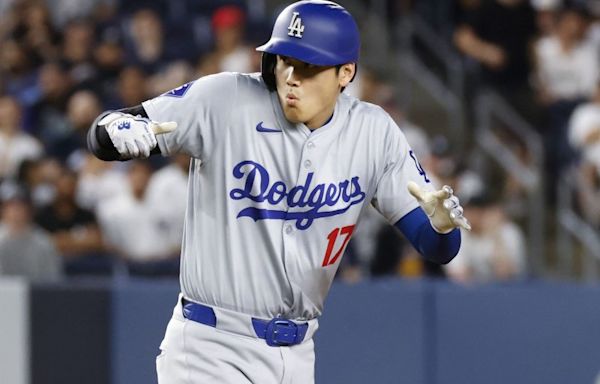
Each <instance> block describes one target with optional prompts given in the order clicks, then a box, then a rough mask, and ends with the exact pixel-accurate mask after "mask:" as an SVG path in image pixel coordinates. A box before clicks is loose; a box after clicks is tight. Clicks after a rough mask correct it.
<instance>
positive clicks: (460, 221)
mask: <svg viewBox="0 0 600 384" xmlns="http://www.w3.org/2000/svg"><path fill="white" fill-rule="evenodd" d="M452 221H453V222H454V224H456V225H457V226H459V227H461V228H463V229H465V230H467V231H470V230H471V223H469V220H467V218H466V217H464V216H459V217H457V218H456V219H452Z"/></svg>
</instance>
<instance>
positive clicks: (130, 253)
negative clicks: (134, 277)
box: [98, 161, 179, 275]
mask: <svg viewBox="0 0 600 384" xmlns="http://www.w3.org/2000/svg"><path fill="white" fill-rule="evenodd" d="M130 163H131V164H128V166H129V169H128V176H129V185H130V188H131V193H129V194H121V195H118V196H115V198H113V199H107V200H105V201H102V202H101V204H100V206H99V208H98V218H99V220H100V225H101V228H102V233H103V235H104V237H105V240H106V242H107V244H108V246H109V248H110V249H111V250H112V251H113V252H115V253H116V254H117V255H118V256H119V257H120V258H121V259H123V260H124V261H125V262H126V263H127V265H128V267H129V271H130V273H133V274H143V275H157V274H159V275H160V274H167V275H176V274H177V268H178V266H179V261H178V256H179V253H178V249H179V245H178V246H177V248H175V247H174V246H173V243H172V242H170V241H168V238H167V235H168V233H169V231H168V229H167V228H168V225H169V223H167V222H165V221H164V218H163V217H162V216H161V215H160V214H159V212H158V210H157V208H158V207H157V206H156V205H153V204H149V201H148V196H147V193H146V192H147V186H148V182H149V180H150V177H151V175H152V169H151V167H150V165H149V163H148V162H146V161H133V162H130ZM162 198H163V199H171V198H172V196H171V195H170V194H167V195H165V196H162ZM140 239H144V241H140Z"/></svg>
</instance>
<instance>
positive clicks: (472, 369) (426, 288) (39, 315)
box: [0, 280, 600, 384]
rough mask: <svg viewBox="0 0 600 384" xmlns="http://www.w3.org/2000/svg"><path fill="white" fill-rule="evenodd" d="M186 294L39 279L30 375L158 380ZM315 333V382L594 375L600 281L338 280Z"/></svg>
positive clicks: (34, 379) (159, 286)
mask: <svg viewBox="0 0 600 384" xmlns="http://www.w3.org/2000/svg"><path fill="white" fill-rule="evenodd" d="M24 292H25V291H24ZM177 294H178V284H177V282H176V281H159V282H157V281H126V282H112V281H108V282H105V283H102V284H89V283H86V284H76V283H71V284H69V285H44V286H41V285H38V286H33V287H31V289H30V293H29V301H30V319H29V325H30V327H29V329H30V335H29V340H30V351H31V352H30V364H29V365H30V368H31V372H30V373H31V375H30V376H31V383H33V384H42V383H43V384H46V383H52V384H70V383H73V384H80V383H86V384H89V383H103V384H106V383H112V384H137V383H144V384H147V383H156V375H155V366H154V363H155V357H156V355H157V354H158V345H159V343H160V340H161V339H162V336H163V334H164V330H165V327H166V324H167V322H168V320H169V318H170V316H171V313H172V310H173V306H174V305H175V302H176V300H177ZM2 310H3V311H5V310H6V311H10V310H11V308H2ZM315 340H316V346H317V347H316V349H317V365H316V378H317V383H345V384H354V383H356V384H359V383H360V384H365V383H369V384H388V383H389V384H392V383H410V384H448V383H450V384H453V383H457V384H458V383H460V384H462V383H486V384H495V383H498V384H499V383H544V384H552V383H556V384H565V383H578V384H579V383H582V384H586V383H589V384H594V383H595V380H596V378H597V376H598V375H599V374H600V287H599V286H584V285H569V284H548V283H537V282H536V283H527V284H518V285H495V286H476V287H475V286H473V287H461V286H456V285H450V284H447V283H441V282H431V281H423V280H417V281H399V280H390V281H378V282H369V283H363V284H357V285H351V286H350V285H343V284H335V285H334V287H333V289H332V292H331V294H330V297H329V298H328V300H327V303H326V307H325V314H324V316H323V317H322V319H321V321H320V330H319V331H318V332H317V334H316V336H315ZM0 381H1V380H0Z"/></svg>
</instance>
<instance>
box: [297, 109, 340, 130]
mask: <svg viewBox="0 0 600 384" xmlns="http://www.w3.org/2000/svg"><path fill="white" fill-rule="evenodd" d="M324 115H325V114H324ZM325 116H327V117H326V118H323V117H318V118H317V117H315V118H314V119H313V121H307V122H305V123H304V125H306V126H307V127H308V129H310V130H311V131H314V130H315V129H317V128H321V127H322V126H324V125H326V124H327V123H329V122H330V121H331V119H332V118H333V108H332V109H331V111H330V112H329V113H328V114H326V115H325Z"/></svg>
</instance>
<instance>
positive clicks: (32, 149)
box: [0, 96, 43, 179]
mask: <svg viewBox="0 0 600 384" xmlns="http://www.w3.org/2000/svg"><path fill="white" fill-rule="evenodd" d="M21 116H22V114H21V107H20V105H19V103H18V101H17V100H16V99H15V98H13V97H10V96H0V179H2V178H6V177H12V176H15V175H16V173H17V170H18V168H19V166H20V164H21V162H22V161H23V160H25V159H34V158H38V157H40V156H41V155H42V153H43V149H42V146H41V145H40V143H39V142H38V140H36V139H35V138H34V137H32V136H30V135H28V134H26V133H25V132H23V131H22V130H21Z"/></svg>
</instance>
